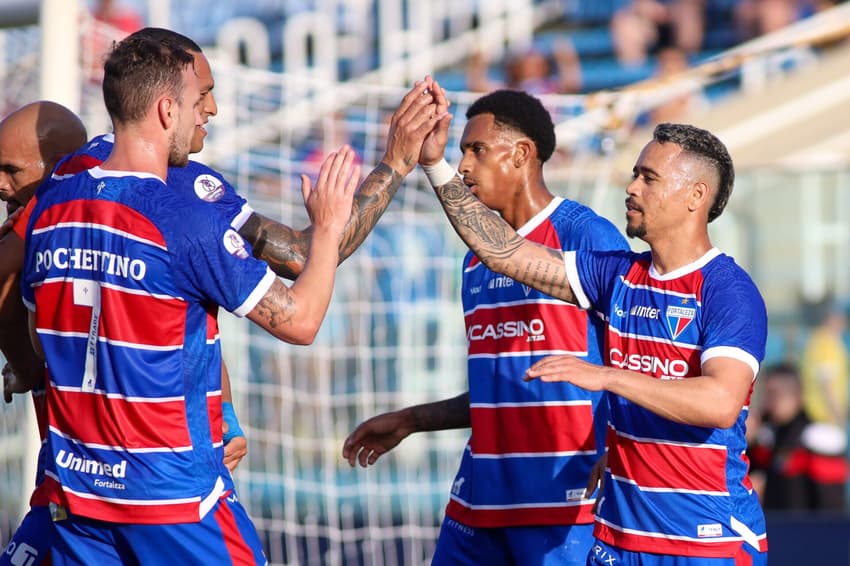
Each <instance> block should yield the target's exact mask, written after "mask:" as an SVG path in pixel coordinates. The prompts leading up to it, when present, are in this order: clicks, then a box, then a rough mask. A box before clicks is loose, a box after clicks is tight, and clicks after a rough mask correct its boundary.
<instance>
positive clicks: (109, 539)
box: [53, 493, 267, 566]
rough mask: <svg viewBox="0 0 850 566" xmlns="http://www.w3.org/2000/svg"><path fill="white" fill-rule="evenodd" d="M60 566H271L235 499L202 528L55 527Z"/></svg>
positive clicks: (82, 522) (81, 522) (224, 501)
mask: <svg viewBox="0 0 850 566" xmlns="http://www.w3.org/2000/svg"><path fill="white" fill-rule="evenodd" d="M53 527H54V542H55V545H54V547H53V564H54V565H56V566H89V565H91V564H97V565H98V566H119V565H121V564H238V565H247V564H250V565H256V564H262V565H264V564H267V562H266V557H265V554H264V553H263V548H262V545H261V544H260V538H259V536H257V531H256V530H255V529H254V525H253V524H252V523H251V519H249V518H248V514H247V513H246V512H245V509H244V508H243V507H242V505H241V504H240V503H239V500H238V499H237V497H236V495H235V493H230V494H227V495H225V496H222V497H221V499H219V500H218V503H216V505H215V507H213V508H212V510H211V511H210V512H209V513H207V514H206V516H204V518H203V519H201V521H199V522H197V523H178V524H172V525H138V524H125V523H106V522H103V521H94V520H91V519H86V518H84V517H78V516H74V515H69V516H68V518H67V519H64V520H61V521H55V522H53Z"/></svg>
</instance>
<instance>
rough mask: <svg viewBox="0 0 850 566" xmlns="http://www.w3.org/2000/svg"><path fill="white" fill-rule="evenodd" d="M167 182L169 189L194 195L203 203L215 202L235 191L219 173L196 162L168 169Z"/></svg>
mask: <svg viewBox="0 0 850 566" xmlns="http://www.w3.org/2000/svg"><path fill="white" fill-rule="evenodd" d="M167 182H168V186H169V187H172V188H174V189H177V190H178V191H179V192H183V193H186V194H194V195H195V196H196V197H197V198H198V199H200V200H201V201H203V202H216V201H218V200H220V199H221V198H222V197H223V196H224V195H225V194H226V193H227V192H229V191H234V190H235V189H233V187H231V186H230V184H229V183H228V182H227V181H226V180H225V178H224V176H222V175H221V173H219V172H218V171H216V170H215V169H213V168H212V167H209V166H207V165H204V164H203V163H198V162H197V161H190V162H189V164H188V165H186V167H169V168H168V180H167Z"/></svg>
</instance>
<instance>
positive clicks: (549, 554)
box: [431, 517, 593, 566]
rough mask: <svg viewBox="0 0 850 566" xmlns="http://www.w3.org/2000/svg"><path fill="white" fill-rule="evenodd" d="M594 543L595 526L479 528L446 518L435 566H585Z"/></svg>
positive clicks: (434, 562)
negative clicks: (476, 565) (502, 565)
mask: <svg viewBox="0 0 850 566" xmlns="http://www.w3.org/2000/svg"><path fill="white" fill-rule="evenodd" d="M592 543H593V524H592V523H589V524H587V525H541V526H533V527H499V528H475V527H469V526H467V525H464V524H462V523H459V522H457V521H455V520H454V519H450V518H448V517H446V518H445V519H444V520H443V526H442V527H441V528H440V538H439V539H437V549H436V550H435V551H434V558H433V560H432V562H431V564H432V565H435V566H445V565H473V564H481V565H486V566H499V565H501V564H506V565H507V564H522V565H523V566H525V565H526V564H527V565H529V566H555V565H568V566H584V564H586V562H587V553H588V552H589V551H590V546H591V544H592Z"/></svg>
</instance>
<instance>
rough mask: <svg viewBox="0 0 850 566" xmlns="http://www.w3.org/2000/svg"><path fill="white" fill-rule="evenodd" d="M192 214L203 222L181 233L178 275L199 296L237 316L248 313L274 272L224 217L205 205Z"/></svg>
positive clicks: (273, 279) (178, 248) (271, 281)
mask: <svg viewBox="0 0 850 566" xmlns="http://www.w3.org/2000/svg"><path fill="white" fill-rule="evenodd" d="M198 208H200V209H201V211H198ZM193 214H194V215H197V217H198V218H200V219H201V220H202V221H200V222H194V223H191V226H186V227H185V229H184V230H183V231H182V233H181V235H180V240H181V241H180V242H179V243H178V245H177V247H176V250H175V255H176V265H177V266H178V267H177V270H178V272H179V277H180V278H182V279H183V280H184V282H185V283H186V286H187V289H189V290H190V292H197V293H198V295H199V298H201V299H204V300H208V301H210V302H213V303H215V304H218V305H221V306H222V307H223V308H225V309H227V310H228V311H230V312H232V313H233V314H235V315H236V316H245V315H247V314H248V313H249V312H251V310H252V309H253V308H254V307H255V306H256V305H257V303H259V302H260V299H262V298H263V297H264V296H265V294H266V293H267V292H268V290H269V289H270V288H271V286H272V284H273V283H274V281H275V274H274V273H273V272H272V271H271V269H269V267H268V265H266V263H265V262H264V261H261V260H258V259H255V258H254V257H253V256H252V255H251V250H250V247H249V246H248V244H247V243H246V242H245V241H244V240H243V239H242V236H240V235H239V233H238V232H236V230H234V229H233V228H232V227H231V226H230V225H229V224H228V223H227V222H226V220H225V218H223V217H221V216H219V215H216V214H210V211H209V209H206V210H205V212H204V207H203V206H198V207H195V211H194V213H193Z"/></svg>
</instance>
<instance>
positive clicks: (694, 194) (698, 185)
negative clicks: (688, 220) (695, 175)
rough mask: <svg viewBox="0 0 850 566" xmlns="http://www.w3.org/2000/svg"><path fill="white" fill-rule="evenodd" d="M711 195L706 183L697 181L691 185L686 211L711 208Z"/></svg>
mask: <svg viewBox="0 0 850 566" xmlns="http://www.w3.org/2000/svg"><path fill="white" fill-rule="evenodd" d="M711 194H712V192H711V187H709V186H708V183H707V182H706V181H697V182H695V183H694V184H692V185H691V191H690V193H689V194H688V210H690V211H691V212H694V211H696V210H699V209H700V208H703V207H705V208H706V210H708V208H710V207H711V199H712V196H711Z"/></svg>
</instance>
